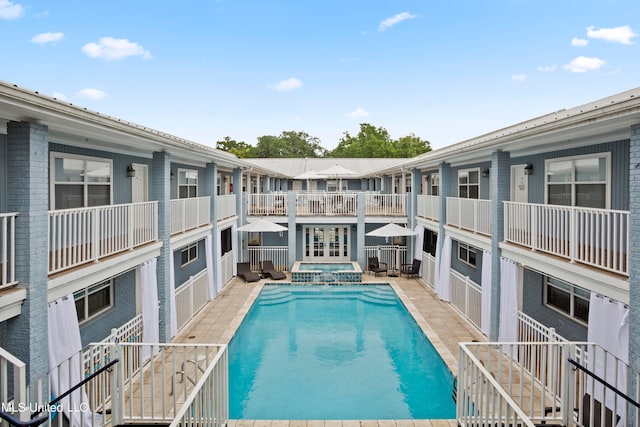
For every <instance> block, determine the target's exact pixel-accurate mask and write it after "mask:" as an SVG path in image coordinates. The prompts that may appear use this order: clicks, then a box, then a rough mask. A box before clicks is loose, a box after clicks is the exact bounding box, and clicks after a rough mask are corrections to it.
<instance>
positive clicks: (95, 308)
mask: <svg viewBox="0 0 640 427" xmlns="http://www.w3.org/2000/svg"><path fill="white" fill-rule="evenodd" d="M73 298H74V299H75V302H76V314H77V315H78V322H79V323H82V322H86V321H87V320H90V319H93V318H94V317H96V316H98V315H99V314H101V313H103V312H105V311H107V310H108V309H110V308H111V307H112V306H113V280H107V281H106V282H101V283H98V284H97V285H93V286H89V287H88V288H84V289H82V290H80V291H77V292H74V294H73Z"/></svg>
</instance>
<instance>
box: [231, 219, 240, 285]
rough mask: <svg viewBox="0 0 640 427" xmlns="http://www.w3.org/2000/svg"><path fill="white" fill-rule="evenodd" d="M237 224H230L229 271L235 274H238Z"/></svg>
mask: <svg viewBox="0 0 640 427" xmlns="http://www.w3.org/2000/svg"><path fill="white" fill-rule="evenodd" d="M238 250H239V248H238V225H237V224H233V225H232V226H231V251H232V253H233V255H232V257H233V265H232V266H231V272H232V273H233V275H234V276H235V275H236V274H238Z"/></svg>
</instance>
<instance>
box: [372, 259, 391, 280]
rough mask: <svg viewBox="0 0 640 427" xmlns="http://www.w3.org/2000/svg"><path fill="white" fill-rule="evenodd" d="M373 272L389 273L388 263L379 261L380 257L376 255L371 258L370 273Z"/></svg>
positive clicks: (375, 273)
mask: <svg viewBox="0 0 640 427" xmlns="http://www.w3.org/2000/svg"><path fill="white" fill-rule="evenodd" d="M371 272H373V273H374V275H375V276H377V275H378V273H387V264H386V263H384V262H380V261H378V257H377V256H374V257H371V258H369V273H371Z"/></svg>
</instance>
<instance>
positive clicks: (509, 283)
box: [498, 257, 518, 342]
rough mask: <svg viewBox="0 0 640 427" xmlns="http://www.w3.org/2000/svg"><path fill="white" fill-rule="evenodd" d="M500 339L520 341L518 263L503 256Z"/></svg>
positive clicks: (503, 340)
mask: <svg viewBox="0 0 640 427" xmlns="http://www.w3.org/2000/svg"><path fill="white" fill-rule="evenodd" d="M498 341H502V342H515V341H518V264H516V263H515V262H514V261H512V260H510V259H507V258H503V257H500V325H499V328H498Z"/></svg>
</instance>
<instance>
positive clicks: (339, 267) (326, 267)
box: [298, 262, 353, 273]
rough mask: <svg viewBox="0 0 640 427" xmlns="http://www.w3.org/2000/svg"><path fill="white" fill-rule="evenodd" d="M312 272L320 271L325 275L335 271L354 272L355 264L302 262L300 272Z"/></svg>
mask: <svg viewBox="0 0 640 427" xmlns="http://www.w3.org/2000/svg"><path fill="white" fill-rule="evenodd" d="M310 270H319V271H322V272H323V273H331V272H333V271H343V270H349V271H353V264H351V263H350V262H345V263H312V262H301V263H300V268H299V269H298V271H310Z"/></svg>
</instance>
